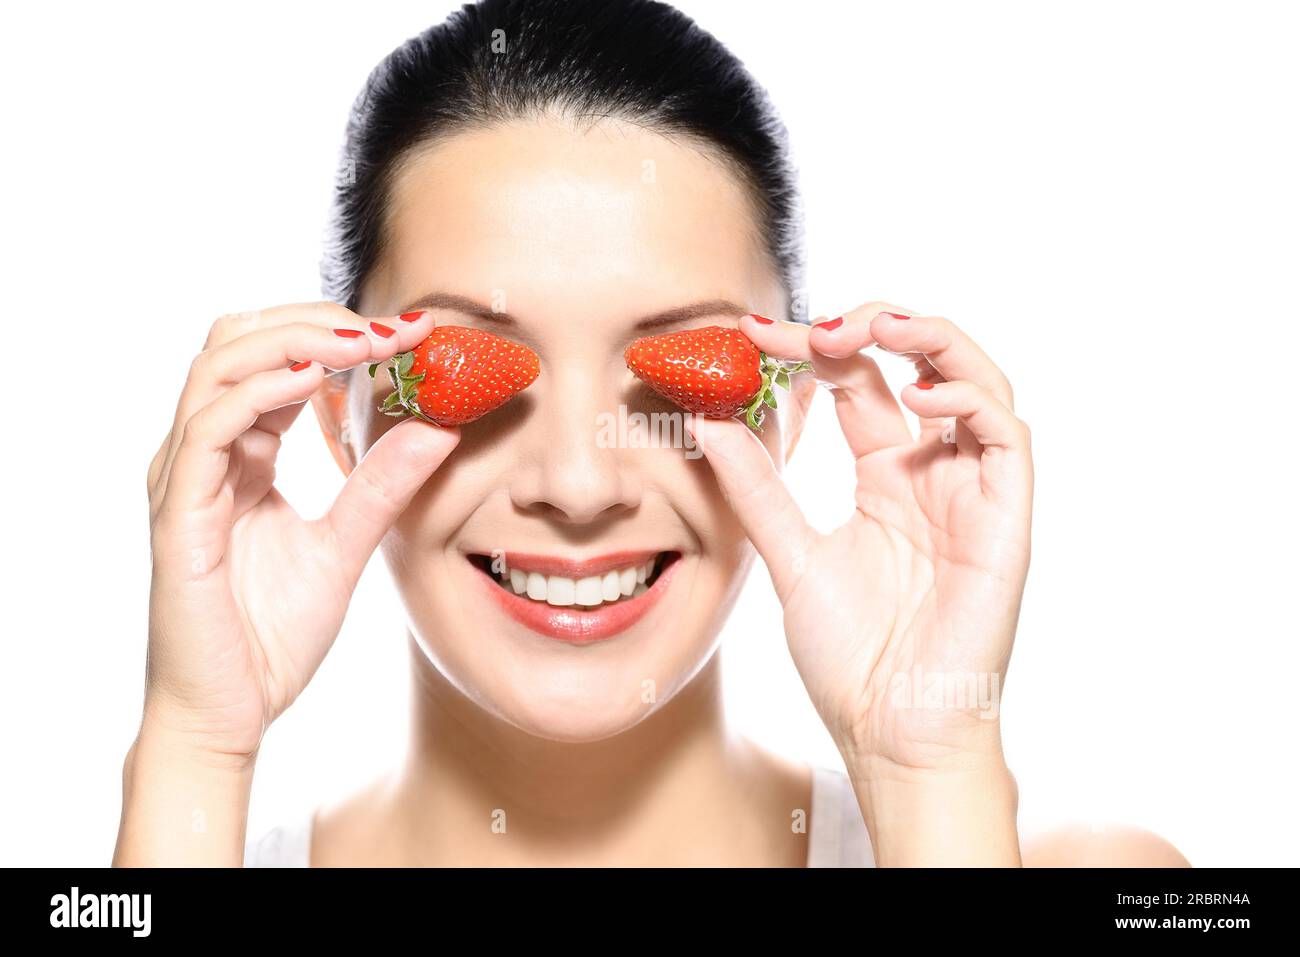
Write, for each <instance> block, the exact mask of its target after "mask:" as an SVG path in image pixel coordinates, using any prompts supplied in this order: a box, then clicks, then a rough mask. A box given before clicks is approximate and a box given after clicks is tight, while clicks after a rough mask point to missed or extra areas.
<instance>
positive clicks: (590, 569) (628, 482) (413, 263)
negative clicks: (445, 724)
mask: <svg viewBox="0 0 1300 957" xmlns="http://www.w3.org/2000/svg"><path fill="white" fill-rule="evenodd" d="M389 217H390V218H389V222H388V237H389V240H390V243H389V246H388V249H387V251H386V253H385V258H384V259H383V261H382V263H381V264H380V265H379V266H378V267H377V269H376V270H375V271H374V273H373V274H372V275H371V276H370V277H369V279H368V281H367V283H366V286H365V289H364V296H363V300H362V302H361V303H360V311H361V313H362V314H363V315H368V316H375V315H386V314H395V313H397V312H401V311H407V310H410V309H413V308H420V307H421V306H425V305H428V303H429V302H431V301H432V302H437V303H439V304H438V305H434V306H432V307H431V308H432V311H433V312H434V313H435V315H436V321H437V322H438V324H439V325H446V324H458V325H468V326H476V327H480V328H483V329H487V330H490V331H492V332H495V333H498V334H500V335H503V336H506V337H508V338H511V339H514V340H516V341H518V342H521V343H523V344H525V345H527V346H529V347H530V348H531V349H533V350H534V351H535V352H536V353H537V354H538V356H539V357H540V358H541V374H540V376H539V377H538V379H537V380H536V382H535V383H534V384H533V385H532V386H531V388H529V389H528V390H527V391H526V392H524V393H523V394H521V395H520V396H517V397H516V398H515V399H514V400H513V401H511V402H510V403H509V404H507V405H505V406H503V407H502V408H501V409H499V410H498V411H496V412H494V413H492V414H490V415H488V416H487V417H485V418H483V419H480V420H479V421H477V422H475V423H472V424H470V425H468V426H465V427H464V428H463V430H462V437H461V441H460V444H459V445H458V447H457V448H456V450H455V451H454V452H453V454H452V456H451V457H450V458H449V459H448V460H447V461H446V463H445V464H444V465H443V466H442V467H441V469H439V471H438V472H437V473H436V474H435V475H434V476H433V478H432V479H431V480H430V481H429V482H428V483H427V485H426V486H425V487H424V488H423V489H422V491H421V492H420V494H419V495H418V496H417V497H416V499H415V500H414V502H413V503H412V504H411V506H410V507H409V508H408V509H407V510H406V512H405V513H404V515H403V516H402V518H401V519H400V520H399V522H398V524H397V525H396V527H395V528H394V529H393V531H392V532H390V533H389V535H388V537H387V538H386V540H385V543H384V550H385V555H386V558H387V560H388V563H389V566H390V568H391V570H392V572H393V574H394V576H395V579H396V582H397V585H398V588H399V589H400V591H401V594H402V596H403V599H404V601H405V604H406V608H407V611H408V616H409V621H410V624H411V629H412V632H413V634H414V636H415V638H416V640H417V642H418V643H419V646H420V647H421V648H422V649H423V651H424V652H425V653H426V654H427V656H428V658H429V660H430V661H431V662H432V663H433V665H434V666H436V667H437V668H438V670H439V671H440V672H441V673H442V674H443V675H444V676H445V677H446V678H447V679H448V680H449V681H450V682H451V683H452V684H454V685H455V686H456V687H457V688H459V689H460V690H461V691H462V692H463V693H464V694H465V695H467V696H468V697H469V698H470V699H472V700H473V701H475V702H476V703H478V704H479V705H480V706H481V707H483V708H485V709H487V710H488V711H490V712H491V713H493V714H495V715H497V716H499V717H500V718H502V719H504V720H506V721H508V722H510V723H511V724H513V725H515V726H516V727H519V728H521V729H523V730H525V731H528V732H530V733H532V734H536V735H539V736H542V737H546V738H551V739H554V740H567V741H580V740H596V739H599V738H603V737H607V736H609V735H613V734H617V733H618V732H620V731H623V730H625V729H627V728H629V727H631V726H632V725H634V724H636V723H637V722H639V721H640V720H642V719H643V718H645V717H646V716H647V715H648V714H650V713H652V712H653V711H654V710H656V709H657V708H659V707H661V706H662V705H663V704H664V703H665V702H667V701H668V700H669V699H670V698H671V697H672V696H673V695H674V694H676V693H677V692H678V691H679V690H680V689H681V688H682V687H683V686H684V685H686V683H687V682H689V681H690V680H691V678H692V677H693V676H694V675H695V674H696V673H697V672H698V671H699V670H700V668H701V667H702V666H703V665H704V664H705V663H706V662H707V661H708V659H709V657H710V656H711V655H712V653H713V651H714V648H715V645H716V642H717V639H718V635H719V632H720V630H721V626H722V623H723V621H724V619H725V618H726V616H727V614H728V613H729V611H730V609H731V606H732V605H733V603H734V602H735V599H736V596H737V593H738V591H739V588H740V586H741V584H742V581H743V579H744V576H745V573H746V572H747V570H748V567H749V564H750V561H751V557H752V550H751V548H750V546H749V544H748V541H747V540H746V539H745V537H744V536H743V534H742V532H741V530H740V528H739V526H738V524H737V523H736V521H735V519H734V517H733V516H732V513H731V511H730V509H729V508H727V507H726V505H725V503H724V501H723V499H722V497H721V494H720V492H719V490H718V487H717V485H716V484H715V482H714V479H713V476H712V472H711V470H710V468H709V466H708V464H707V461H706V460H705V459H704V458H703V456H702V455H701V454H700V450H699V449H698V448H696V447H694V446H693V444H692V443H691V442H690V439H689V436H688V435H687V436H686V438H685V439H684V441H679V442H678V447H676V448H673V447H664V443H663V442H659V443H657V445H658V447H654V446H655V445H656V443H655V442H654V441H653V440H645V441H638V440H635V439H629V438H628V435H629V434H639V435H641V436H643V437H644V436H646V435H647V431H646V430H641V431H638V427H639V424H638V423H637V421H636V417H635V413H641V414H642V415H643V416H645V417H647V419H648V418H649V416H650V415H651V414H652V413H661V414H673V415H675V416H676V418H677V419H678V421H677V422H676V423H671V422H670V423H669V425H670V426H671V425H674V424H675V425H676V426H680V424H681V423H680V419H681V417H682V413H681V412H680V411H679V410H677V409H675V407H674V406H672V405H671V404H669V403H667V402H666V401H664V400H661V399H659V398H658V397H657V396H655V395H654V394H653V393H651V392H650V391H649V390H648V389H647V388H645V387H644V386H643V385H641V383H639V381H638V380H637V379H635V378H634V377H633V376H632V374H631V373H630V372H629V371H628V369H627V368H626V366H625V365H624V363H623V358H622V357H623V350H624V348H625V347H626V346H627V345H628V343H629V342H631V341H632V340H633V339H635V338H637V337H639V336H643V335H652V334H657V333H664V332H672V331H676V330H680V329H688V328H693V327H699V326H705V325H714V324H716V325H725V326H734V325H736V323H737V321H738V319H739V318H740V316H741V315H743V314H744V313H746V312H756V313H760V314H763V315H773V316H775V315H777V314H779V313H783V309H784V307H783V306H782V301H783V300H782V295H781V290H780V285H779V282H778V278H777V275H776V273H775V271H774V270H773V269H772V267H771V265H770V263H769V260H768V259H767V257H766V256H765V255H764V246H763V243H762V241H761V239H760V237H759V236H758V235H757V232H756V229H757V227H756V225H755V217H754V215H753V212H752V211H751V205H750V203H749V201H748V200H747V198H746V196H745V194H744V192H743V191H742V187H741V185H740V183H739V181H738V180H737V179H735V178H734V174H732V173H731V172H729V171H728V170H727V169H726V168H725V167H723V166H722V165H720V164H719V163H718V162H717V160H716V159H712V158H710V157H709V156H706V155H705V154H703V153H702V152H700V151H698V150H697V149H694V148H692V147H691V146H689V145H687V144H686V143H685V142H684V141H682V140H681V139H677V138H669V137H666V136H664V135H661V134H656V133H650V132H646V131H644V130H642V129H640V128H638V127H636V126H632V125H629V124H624V123H621V122H612V121H604V122H601V123H599V124H597V125H596V126H595V127H594V128H593V129H591V130H589V131H585V132H579V131H575V130H574V129H573V128H572V127H570V126H568V125H565V124H563V123H561V122H559V121H553V120H546V121H543V120H539V121H537V122H514V123H509V124H502V125H499V126H496V127H493V128H490V129H483V130H477V131H471V132H465V133H461V134H458V135H456V136H454V137H453V138H450V139H445V140H443V141H441V142H440V143H438V144H437V145H436V146H433V147H430V148H428V149H426V150H425V151H423V152H422V153H420V154H419V155H418V156H416V157H414V158H413V159H412V160H411V161H409V162H408V163H407V164H405V165H404V166H403V168H402V170H401V172H400V173H399V175H398V178H397V180H396V183H395V186H394V190H393V194H392V197H391V206H390V214H389ZM429 297H439V298H438V299H436V300H431V299H430V298H429ZM450 297H460V299H459V300H453V299H451V298H450ZM726 303H730V305H726ZM674 310H678V312H677V313H674V312H673V311H674ZM656 317H658V318H657V319H656ZM350 379H351V381H350V383H349V385H348V386H347V388H348V390H349V393H348V395H347V397H346V398H347V401H346V404H345V406H343V405H340V407H344V408H346V413H345V414H346V415H347V416H348V418H350V423H348V425H349V428H348V430H346V431H341V434H343V435H351V437H352V438H351V443H352V449H351V455H352V456H359V455H360V454H362V453H364V451H365V449H366V448H368V447H369V446H370V444H371V443H373V442H374V441H375V440H376V439H377V438H378V437H379V435H380V434H382V432H383V431H384V430H385V429H387V428H389V427H391V425H392V424H393V422H394V420H393V419H390V418H388V417H386V416H383V415H380V414H378V413H376V412H375V406H376V405H377V404H378V401H379V400H380V399H381V398H382V397H383V395H384V393H385V392H387V391H388V390H387V388H385V385H386V380H385V377H383V376H379V377H377V380H378V381H377V382H372V380H371V379H370V378H369V377H367V376H364V375H354V376H351V377H350ZM620 420H621V421H622V423H623V424H620ZM659 421H660V422H661V423H663V422H665V421H666V420H664V419H660V420H659ZM335 424H336V425H342V423H335ZM662 433H663V434H664V435H665V436H667V437H671V434H672V429H671V428H665V429H663V430H662ZM676 434H678V435H681V434H682V433H681V432H680V431H678V432H677V433H676ZM763 442H764V444H765V445H766V446H767V447H768V449H769V451H770V452H771V453H772V455H773V457H774V458H776V459H778V460H779V458H780V448H781V438H780V423H779V422H778V420H777V418H776V417H775V416H770V417H769V419H768V422H767V424H766V426H765V428H764V434H763ZM647 445H649V446H651V447H645V446H647ZM493 556H496V558H497V559H498V560H497V561H496V562H495V566H496V569H497V570H498V571H499V572H500V574H494V573H493V564H494V563H493V562H492V558H493ZM647 563H653V569H652V572H651V576H650V578H649V580H648V581H647V583H646V584H647V585H648V586H649V587H648V589H645V588H633V587H632V586H633V584H634V582H635V579H636V578H637V577H638V571H637V570H638V567H641V566H645V565H646V564H647ZM503 564H504V566H505V567H504V568H502V567H501V566H502V565H503ZM512 571H513V572H515V582H514V583H512V582H511V577H512V576H511V572H512ZM593 579H594V580H595V581H594V582H593ZM503 580H504V584H503V583H502V582H503ZM515 583H518V584H522V585H523V586H524V588H525V593H524V594H522V595H520V594H517V593H516V591H515V588H514V584H515ZM597 586H598V587H599V589H600V591H599V592H596V591H595V588H596V587H597ZM615 589H617V591H615ZM628 590H632V591H633V592H634V594H632V595H627V594H626V592H627V591H628ZM613 594H617V595H618V598H617V599H616V600H612V601H611V600H608V598H607V596H609V595H613ZM530 595H531V596H532V597H530ZM593 600H599V601H600V604H598V605H592V604H590V602H592V601H593Z"/></svg>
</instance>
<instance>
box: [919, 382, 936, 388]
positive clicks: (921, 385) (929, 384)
mask: <svg viewBox="0 0 1300 957" xmlns="http://www.w3.org/2000/svg"><path fill="white" fill-rule="evenodd" d="M916 387H917V388H918V389H933V388H934V383H933V382H918V383H917V384H916Z"/></svg>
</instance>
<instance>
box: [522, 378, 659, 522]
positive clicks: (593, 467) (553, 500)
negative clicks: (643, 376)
mask: <svg viewBox="0 0 1300 957" xmlns="http://www.w3.org/2000/svg"><path fill="white" fill-rule="evenodd" d="M547 372H549V373H550V374H549V375H543V376H542V378H541V380H539V381H538V383H537V385H543V384H544V388H543V389H542V395H540V396H538V398H539V399H540V400H541V401H540V403H539V405H540V407H539V408H538V410H537V412H536V415H535V421H534V422H530V423H529V428H528V429H527V432H526V435H527V439H526V441H527V448H526V449H524V450H521V451H523V452H524V453H525V455H524V456H522V458H523V461H521V462H520V464H519V466H518V467H517V468H516V470H515V474H514V475H513V476H512V477H511V480H510V498H511V501H512V502H513V503H514V505H515V506H516V507H517V508H520V509H525V510H529V511H533V512H541V513H545V514H546V516H547V517H549V518H551V519H552V520H555V521H560V522H564V523H566V524H573V525H585V524H590V523H593V522H597V521H600V520H602V519H606V518H610V517H613V516H615V515H617V514H619V513H622V512H626V511H628V510H630V509H633V508H635V507H636V506H637V505H638V504H639V503H640V500H641V485H640V482H639V480H638V479H637V477H636V474H635V473H634V471H633V470H632V469H630V468H628V467H627V464H628V463H627V460H626V453H625V450H623V449H620V448H618V447H617V444H616V443H614V442H610V441H609V434H610V431H611V430H609V429H608V428H605V429H602V428H601V422H602V417H603V416H611V415H614V414H615V413H614V411H613V409H612V408H611V407H612V406H614V405H616V401H615V398H616V395H617V392H616V390H617V383H615V382H613V381H610V382H606V383H597V382H595V381H593V379H592V377H591V369H590V368H589V367H588V368H585V369H584V368H578V367H577V366H576V364H575V365H574V366H573V367H568V368H565V367H560V368H557V367H555V366H551V367H550V368H548V370H547ZM534 388H536V386H534ZM615 434H617V433H616V432H615Z"/></svg>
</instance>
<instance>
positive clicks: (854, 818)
mask: <svg viewBox="0 0 1300 957" xmlns="http://www.w3.org/2000/svg"><path fill="white" fill-rule="evenodd" d="M812 773H813V779H812V809H811V821H810V822H809V829H808V866H809V867H874V866H875V863H876V862H875V855H873V854H872V852H871V838H870V836H869V835H868V834H867V825H866V822H865V821H863V820H862V811H861V809H860V808H859V807H858V799H857V795H855V794H854V793H853V783H852V782H851V781H850V780H849V776H848V775H847V774H845V773H844V772H843V771H839V770H836V769H835V768H828V767H824V766H822V765H817V764H814V765H813V766H812Z"/></svg>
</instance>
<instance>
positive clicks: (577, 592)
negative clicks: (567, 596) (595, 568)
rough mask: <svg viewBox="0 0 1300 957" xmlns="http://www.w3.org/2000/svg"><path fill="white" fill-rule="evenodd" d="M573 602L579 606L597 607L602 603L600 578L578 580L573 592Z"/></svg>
mask: <svg viewBox="0 0 1300 957" xmlns="http://www.w3.org/2000/svg"><path fill="white" fill-rule="evenodd" d="M573 600H574V601H576V602H577V603H578V604H579V605H588V606H590V605H599V604H600V603H601V602H602V601H604V600H605V599H604V597H603V596H602V594H601V584H600V578H599V577H597V576H595V575H593V576H592V577H590V578H580V579H579V580H578V584H577V587H576V588H574V590H573Z"/></svg>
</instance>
